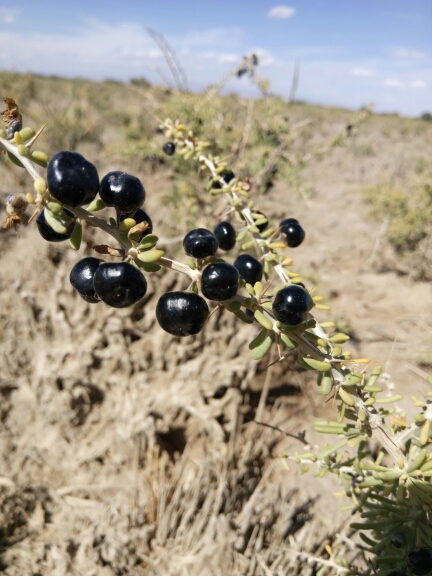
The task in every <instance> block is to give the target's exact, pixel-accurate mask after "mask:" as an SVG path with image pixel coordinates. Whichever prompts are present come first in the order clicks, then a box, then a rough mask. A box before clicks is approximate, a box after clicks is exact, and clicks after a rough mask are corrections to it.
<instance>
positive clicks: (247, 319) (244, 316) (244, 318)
mask: <svg viewBox="0 0 432 576" xmlns="http://www.w3.org/2000/svg"><path fill="white" fill-rule="evenodd" d="M234 314H235V315H236V316H237V318H238V319H239V320H241V321H242V322H244V323H245V324H253V318H251V317H250V316H248V315H247V314H246V313H245V312H243V310H239V311H238V312H234Z"/></svg>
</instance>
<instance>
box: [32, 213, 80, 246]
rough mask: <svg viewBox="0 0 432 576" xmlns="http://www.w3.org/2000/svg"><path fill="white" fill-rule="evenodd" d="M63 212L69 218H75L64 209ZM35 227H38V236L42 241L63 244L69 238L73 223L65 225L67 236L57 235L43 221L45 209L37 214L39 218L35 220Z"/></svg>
mask: <svg viewBox="0 0 432 576" xmlns="http://www.w3.org/2000/svg"><path fill="white" fill-rule="evenodd" d="M64 211H65V212H66V214H67V215H68V216H70V217H71V218H74V217H75V216H74V214H73V213H72V212H71V211H70V210H68V209H67V208H64ZM36 225H37V227H38V230H39V234H40V235H41V236H42V238H43V239H44V240H47V242H63V241H64V240H68V239H69V238H70V237H71V235H72V231H73V229H74V226H75V222H71V223H69V224H66V228H67V234H59V233H58V232H55V231H54V230H53V229H52V228H51V226H50V225H49V224H48V223H47V221H46V220H45V208H44V209H43V210H42V212H41V213H40V214H39V216H38V217H37V218H36Z"/></svg>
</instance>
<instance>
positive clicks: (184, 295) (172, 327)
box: [156, 292, 209, 336]
mask: <svg viewBox="0 0 432 576" xmlns="http://www.w3.org/2000/svg"><path fill="white" fill-rule="evenodd" d="M208 317H209V309H208V306H207V302H206V301H205V300H204V298H202V297H201V296H199V295H198V294H195V292H167V293H166V294H164V295H163V296H161V297H160V298H159V302H158V303H157V306H156V318H157V321H158V322H159V324H160V325H161V327H162V328H163V330H165V332H168V333H169V334H172V335H173V336H191V335H192V334H198V332H201V330H202V329H203V327H204V324H205V323H206V320H207V318H208Z"/></svg>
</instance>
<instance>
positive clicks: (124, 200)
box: [99, 170, 146, 212]
mask: <svg viewBox="0 0 432 576" xmlns="http://www.w3.org/2000/svg"><path fill="white" fill-rule="evenodd" d="M99 196H100V197H101V198H102V200H103V201H104V202H105V204H106V205H107V206H114V207H115V208H118V209H119V210H122V211H123V212H133V211H134V210H136V209H137V208H139V207H140V206H141V205H142V204H143V202H144V200H145V197H146V192H145V190H144V186H143V185H142V184H141V181H140V180H139V179H138V178H137V177H136V176H132V174H128V173H127V172H120V171H118V170H117V171H114V172H109V173H108V174H106V175H105V176H104V177H103V178H102V180H101V183H100V189H99Z"/></svg>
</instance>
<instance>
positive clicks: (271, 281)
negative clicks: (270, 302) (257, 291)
mask: <svg viewBox="0 0 432 576" xmlns="http://www.w3.org/2000/svg"><path fill="white" fill-rule="evenodd" d="M272 284H273V280H270V282H269V283H268V284H267V286H266V287H265V288H264V290H263V292H262V294H261V296H260V301H261V298H262V297H263V296H264V294H265V293H266V292H267V290H268V289H269V288H270V286H271V285H272Z"/></svg>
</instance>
